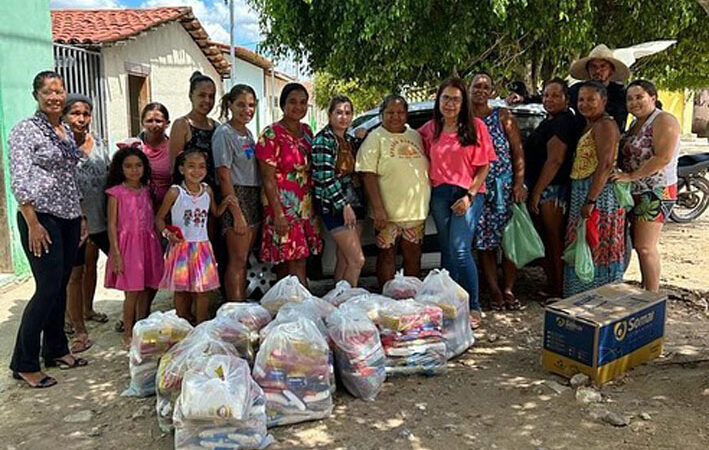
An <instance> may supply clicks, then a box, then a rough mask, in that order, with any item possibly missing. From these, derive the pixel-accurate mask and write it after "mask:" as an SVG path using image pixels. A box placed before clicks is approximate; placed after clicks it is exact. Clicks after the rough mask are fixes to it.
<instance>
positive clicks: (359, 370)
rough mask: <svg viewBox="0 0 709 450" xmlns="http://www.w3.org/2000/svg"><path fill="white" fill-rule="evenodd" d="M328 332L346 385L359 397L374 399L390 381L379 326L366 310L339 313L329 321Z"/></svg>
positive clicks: (336, 363) (331, 315) (343, 382)
mask: <svg viewBox="0 0 709 450" xmlns="http://www.w3.org/2000/svg"><path fill="white" fill-rule="evenodd" d="M327 329H328V333H329V335H330V339H331V341H332V342H333V344H334V348H335V368H336V370H337V373H338V374H339V376H340V379H341V380H342V384H344V385H345V388H346V389H347V390H348V391H349V392H350V394H352V395H354V396H355V397H358V398H361V399H364V400H374V398H375V397H376V396H377V394H378V393H379V391H380V390H381V388H382V385H383V384H384V380H386V358H385V356H384V349H383V348H382V343H381V341H380V339H379V331H378V330H377V327H376V325H374V322H372V321H371V319H369V317H367V315H366V314H365V313H364V312H362V311H359V310H352V311H335V312H334V313H332V314H330V316H329V317H328V318H327Z"/></svg>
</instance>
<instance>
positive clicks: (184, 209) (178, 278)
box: [155, 149, 236, 323]
mask: <svg viewBox="0 0 709 450" xmlns="http://www.w3.org/2000/svg"><path fill="white" fill-rule="evenodd" d="M206 175H207V155H205V154H204V152H202V151H200V150H197V149H188V150H187V151H185V152H184V153H181V154H180V155H179V156H178V157H177V160H176V161H175V173H174V178H173V181H174V183H175V184H174V185H173V186H172V187H170V190H169V191H167V194H166V195H165V200H164V201H163V203H162V206H161V207H160V210H159V211H158V214H157V217H156V220H155V225H156V227H157V229H158V230H159V231H160V233H161V234H162V235H163V236H165V237H166V238H167V239H168V240H169V241H170V246H169V248H168V251H167V256H166V257H165V272H164V274H163V277H162V281H160V287H161V288H164V289H169V290H171V291H173V292H174V293H175V308H176V309H177V315H178V316H180V317H182V318H184V319H187V320H189V321H190V322H193V323H195V322H196V323H201V322H203V321H205V320H207V315H208V313H209V311H208V305H209V302H208V301H209V291H211V290H212V289H216V288H218V287H219V277H218V276H217V264H216V260H215V258H214V253H213V251H212V245H211V244H210V243H209V236H208V235H207V217H208V216H209V212H211V213H212V214H214V215H216V216H221V215H222V213H224V210H225V209H226V208H227V206H228V205H230V204H232V205H233V204H234V203H235V202H236V198H235V197H234V196H233V195H231V196H229V197H227V198H225V199H224V201H222V203H221V204H220V205H219V208H217V206H216V203H215V202H214V194H213V193H212V189H211V188H210V187H209V186H208V185H207V184H206V183H204V182H203V181H204V178H205V176H206ZM168 212H170V217H171V219H172V225H173V226H172V227H167V226H166V225H165V216H166V215H167V213H168ZM193 299H194V301H195V315H196V317H192V300H193Z"/></svg>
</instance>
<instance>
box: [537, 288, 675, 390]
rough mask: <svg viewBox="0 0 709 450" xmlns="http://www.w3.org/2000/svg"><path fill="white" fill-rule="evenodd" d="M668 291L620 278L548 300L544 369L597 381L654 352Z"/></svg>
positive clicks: (658, 347)
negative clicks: (615, 281) (555, 300)
mask: <svg viewBox="0 0 709 450" xmlns="http://www.w3.org/2000/svg"><path fill="white" fill-rule="evenodd" d="M666 306H667V296H666V295H665V294H662V293H653V292H647V291H645V290H642V289H640V288H637V287H634V286H631V285H629V284H624V283H619V284H611V285H606V286H602V287H600V288H597V289H593V290H590V291H586V292H582V293H580V294H577V295H574V296H572V297H569V298H567V299H564V300H560V301H558V302H556V303H553V304H551V305H549V306H547V308H546V311H545V317H544V350H543V352H542V365H543V366H544V368H545V369H547V370H549V371H551V372H554V373H558V374H559V375H563V376H566V377H572V376H573V375H575V374H577V373H579V372H581V373H585V374H586V375H588V376H589V377H591V379H593V380H594V382H595V384H597V385H599V386H600V385H602V384H604V383H607V382H608V381H611V380H613V379H615V378H618V377H619V376H621V375H623V374H624V373H625V372H626V371H628V370H629V369H630V368H632V367H635V366H637V365H639V364H642V363H644V362H647V361H650V360H651V359H654V358H656V357H658V356H659V355H660V354H661V353H662V347H663V343H664V334H665V315H666V314H665V312H666Z"/></svg>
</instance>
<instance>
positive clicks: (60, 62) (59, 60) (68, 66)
mask: <svg viewBox="0 0 709 450" xmlns="http://www.w3.org/2000/svg"><path fill="white" fill-rule="evenodd" d="M54 66H55V70H56V71H57V72H58V73H59V74H60V75H61V76H62V77H63V78H64V83H65V85H66V89H67V92H69V93H74V94H83V95H86V96H87V97H89V98H90V99H91V100H93V102H94V110H93V114H92V116H93V117H92V121H91V126H92V131H93V133H94V135H96V136H97V137H98V138H100V139H101V141H103V143H104V144H106V143H107V142H108V138H109V136H108V127H107V121H106V89H105V86H104V76H103V58H102V57H101V53H100V52H96V51H91V50H86V49H83V48H78V47H72V46H70V45H63V44H54Z"/></svg>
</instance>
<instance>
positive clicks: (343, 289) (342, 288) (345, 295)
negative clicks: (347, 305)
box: [322, 280, 369, 307]
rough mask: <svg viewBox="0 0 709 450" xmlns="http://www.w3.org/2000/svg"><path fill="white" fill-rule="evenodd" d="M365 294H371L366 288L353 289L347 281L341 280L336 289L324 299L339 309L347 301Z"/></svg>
mask: <svg viewBox="0 0 709 450" xmlns="http://www.w3.org/2000/svg"><path fill="white" fill-rule="evenodd" d="M363 294H369V291H368V290H366V289H364V288H353V287H352V285H350V283H348V282H347V280H340V281H338V282H337V284H335V288H334V289H333V290H331V291H330V292H328V293H327V294H325V296H324V297H323V298H322V299H323V300H325V301H326V302H328V303H329V304H331V305H332V306H335V307H337V306H340V305H341V304H342V303H344V302H346V301H347V300H349V299H351V298H354V297H356V296H358V295H363Z"/></svg>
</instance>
